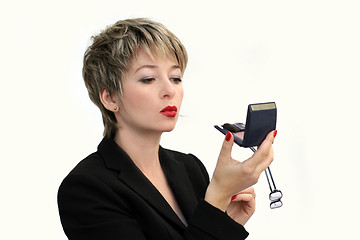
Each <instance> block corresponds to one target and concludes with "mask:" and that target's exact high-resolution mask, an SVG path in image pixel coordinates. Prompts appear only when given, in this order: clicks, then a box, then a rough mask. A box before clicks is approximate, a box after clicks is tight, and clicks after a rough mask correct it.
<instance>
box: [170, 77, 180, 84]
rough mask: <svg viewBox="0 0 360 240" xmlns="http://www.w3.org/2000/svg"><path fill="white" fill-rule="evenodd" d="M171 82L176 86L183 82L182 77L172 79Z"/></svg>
mask: <svg viewBox="0 0 360 240" xmlns="http://www.w3.org/2000/svg"><path fill="white" fill-rule="evenodd" d="M170 80H171V81H173V82H174V83H175V84H178V83H181V82H182V80H181V78H180V77H172V78H170Z"/></svg>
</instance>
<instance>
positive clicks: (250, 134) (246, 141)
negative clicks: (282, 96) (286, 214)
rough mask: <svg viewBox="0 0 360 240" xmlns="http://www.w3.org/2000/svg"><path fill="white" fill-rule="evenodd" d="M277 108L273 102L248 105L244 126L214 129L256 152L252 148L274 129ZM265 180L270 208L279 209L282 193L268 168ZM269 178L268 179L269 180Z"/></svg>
mask: <svg viewBox="0 0 360 240" xmlns="http://www.w3.org/2000/svg"><path fill="white" fill-rule="evenodd" d="M276 118H277V108H276V104H275V102H266V103H256V104H249V106H248V109H247V116H246V124H244V123H234V124H230V123H225V124H223V125H221V126H218V125H215V126H214V127H215V128H216V129H217V130H219V131H220V132H222V133H223V134H224V135H226V133H227V132H228V131H229V132H231V133H232V134H233V136H234V142H235V143H236V144H237V145H239V146H240V147H245V148H246V147H248V148H250V149H251V150H252V151H253V152H256V149H255V148H254V147H256V146H260V145H261V143H262V142H263V141H264V139H265V138H266V136H267V135H268V133H269V132H271V131H273V130H275V129H276ZM265 174H266V178H267V181H268V184H269V187H270V194H269V199H270V201H271V203H270V208H271V209H274V208H279V207H281V206H282V205H283V203H282V201H281V198H282V196H283V194H282V192H281V191H280V190H278V189H277V188H276V186H275V182H274V179H273V176H272V173H271V170H270V167H268V168H267V169H266V170H265ZM269 176H270V178H269Z"/></svg>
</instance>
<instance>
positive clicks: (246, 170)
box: [205, 130, 277, 211]
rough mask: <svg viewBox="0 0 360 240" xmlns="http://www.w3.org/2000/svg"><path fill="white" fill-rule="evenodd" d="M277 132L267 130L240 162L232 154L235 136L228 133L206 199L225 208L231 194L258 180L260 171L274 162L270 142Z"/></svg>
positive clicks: (220, 207)
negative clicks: (253, 150) (250, 153)
mask: <svg viewBox="0 0 360 240" xmlns="http://www.w3.org/2000/svg"><path fill="white" fill-rule="evenodd" d="M276 133H277V131H276V130H274V131H272V132H270V133H269V134H268V135H267V137H266V138H265V140H264V141H263V142H262V144H261V145H260V147H259V148H258V149H257V151H256V152H255V153H254V154H253V155H252V156H251V157H250V158H249V159H247V160H245V161H243V162H239V161H237V160H235V159H233V158H232V157H231V150H232V146H233V144H234V137H233V135H232V134H231V133H230V132H228V133H227V135H226V137H225V140H224V143H223V145H222V148H221V151H220V154H219V158H218V161H217V164H216V168H215V170H214V174H213V177H212V179H211V181H210V184H209V186H208V188H207V191H206V194H205V200H206V201H207V202H208V203H210V204H211V205H213V206H215V207H217V208H219V209H220V210H222V211H225V210H226V208H227V207H228V205H229V204H230V201H231V197H232V196H233V195H235V194H237V193H239V192H241V191H243V190H244V189H246V188H248V187H250V186H252V185H254V184H255V183H257V181H258V179H259V177H260V174H261V173H262V172H263V171H264V170H265V169H266V168H267V167H269V165H270V164H271V162H272V161H273V148H272V143H273V142H274V138H275V136H276Z"/></svg>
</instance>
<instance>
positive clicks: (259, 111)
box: [214, 102, 277, 147]
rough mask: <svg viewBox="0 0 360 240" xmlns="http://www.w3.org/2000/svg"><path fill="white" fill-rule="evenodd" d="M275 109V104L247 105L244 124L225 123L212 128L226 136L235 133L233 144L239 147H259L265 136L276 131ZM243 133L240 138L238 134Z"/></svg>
mask: <svg viewBox="0 0 360 240" xmlns="http://www.w3.org/2000/svg"><path fill="white" fill-rule="evenodd" d="M276 116H277V108H276V104H275V102H267V103H256V104H249V106H248V110H247V116H246V124H243V123H234V124H229V123H225V124H223V125H221V126H218V125H215V126H214V127H215V128H216V129H217V130H219V131H220V132H222V133H223V134H226V133H227V132H228V131H230V132H232V133H235V134H234V140H235V143H236V144H238V145H239V146H241V147H254V146H260V144H261V143H262V142H263V141H264V139H265V138H266V136H267V134H268V133H269V132H271V131H273V130H275V129H276ZM241 132H243V134H242V136H243V137H240V136H239V135H240V134H236V133H241Z"/></svg>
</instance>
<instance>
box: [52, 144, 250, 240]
mask: <svg viewBox="0 0 360 240" xmlns="http://www.w3.org/2000/svg"><path fill="white" fill-rule="evenodd" d="M159 158H160V163H161V166H162V168H163V170H164V173H165V176H166V178H167V180H168V182H169V185H170V187H171V189H172V191H173V193H174V195H175V198H176V200H177V202H178V204H179V206H180V208H181V210H182V212H183V214H184V216H185V218H186V220H187V222H188V226H185V225H184V224H183V223H182V221H181V220H180V219H179V218H178V216H177V215H176V213H175V212H174V211H173V210H172V208H171V207H170V206H169V205H168V203H167V202H166V200H165V199H164V198H163V197H162V195H161V194H160V193H159V192H158V190H157V189H156V188H155V187H154V186H153V185H152V184H151V182H150V181H149V180H148V179H147V178H146V177H145V176H144V175H143V174H142V172H141V171H140V170H139V169H138V168H137V167H136V165H135V164H134V163H133V161H132V160H131V159H130V158H129V156H128V155H127V154H126V153H125V152H124V151H123V150H122V149H121V148H120V147H119V146H118V145H117V144H116V142H115V141H114V140H112V139H106V138H104V139H103V140H102V142H101V143H100V144H99V146H98V151H97V152H95V153H93V154H91V155H89V156H88V157H87V158H85V159H84V160H83V161H81V162H80V163H79V164H78V165H77V166H76V167H75V168H74V169H73V170H72V171H71V172H70V173H69V175H68V176H67V177H66V178H65V179H64V181H63V182H62V184H61V186H60V188H59V192H58V206H59V213H60V218H61V223H62V225H63V228H64V231H65V234H66V235H67V236H68V238H69V239H71V240H92V239H99V240H110V239H117V240H120V239H132V240H143V239H148V240H149V239H154V240H155V239H156V240H162V239H166V240H168V239H194V240H195V239H199V240H200V239H224V240H225V239H231V240H233V239H235V238H236V239H245V238H246V237H247V236H248V233H247V232H246V230H245V229H244V228H243V226H241V225H240V224H238V223H236V222H235V221H233V220H232V219H231V218H230V217H229V216H228V215H227V214H226V213H224V212H222V211H220V210H219V209H217V208H215V207H213V206H212V205H210V204H208V203H207V202H206V201H204V200H203V198H204V195H205V191H206V188H207V186H208V184H209V176H208V174H207V172H206V169H205V167H204V166H203V164H202V163H201V162H200V161H199V160H198V159H197V158H196V157H195V156H194V155H191V154H183V153H179V152H175V151H171V150H166V149H163V148H161V147H160V150H159Z"/></svg>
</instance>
